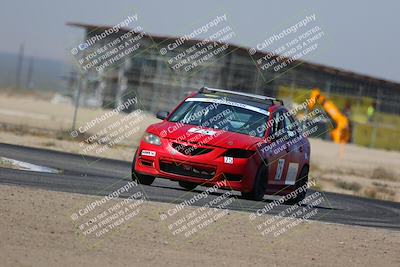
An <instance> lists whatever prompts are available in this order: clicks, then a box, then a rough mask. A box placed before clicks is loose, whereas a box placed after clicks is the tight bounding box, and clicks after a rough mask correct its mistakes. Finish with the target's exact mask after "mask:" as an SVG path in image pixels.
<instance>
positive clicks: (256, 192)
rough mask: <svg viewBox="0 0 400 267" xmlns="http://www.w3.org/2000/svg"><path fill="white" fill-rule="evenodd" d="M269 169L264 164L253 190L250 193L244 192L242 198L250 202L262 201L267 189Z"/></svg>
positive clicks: (259, 170)
mask: <svg viewBox="0 0 400 267" xmlns="http://www.w3.org/2000/svg"><path fill="white" fill-rule="evenodd" d="M267 175H268V168H267V167H266V166H265V165H264V164H263V163H262V165H261V166H260V168H259V169H258V171H257V174H256V177H255V179H254V184H253V189H252V190H251V191H250V192H242V197H243V198H245V199H250V200H257V201H261V200H263V198H264V195H265V191H266V189H267V179H268V178H267Z"/></svg>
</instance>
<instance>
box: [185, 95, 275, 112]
mask: <svg viewBox="0 0 400 267" xmlns="http://www.w3.org/2000/svg"><path fill="white" fill-rule="evenodd" d="M185 102H208V103H217V104H224V105H228V106H234V107H239V108H244V109H247V110H251V111H254V112H258V113H261V114H264V115H267V116H269V112H268V111H267V110H264V109H261V108H258V107H254V106H250V105H246V104H243V103H238V102H233V101H228V100H226V99H213V98H203V97H199V98H195V97H191V98H188V99H186V100H185Z"/></svg>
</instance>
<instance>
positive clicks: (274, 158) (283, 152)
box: [263, 110, 288, 185]
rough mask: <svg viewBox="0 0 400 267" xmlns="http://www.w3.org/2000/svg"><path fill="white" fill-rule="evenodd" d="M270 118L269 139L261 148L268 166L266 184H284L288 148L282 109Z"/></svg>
mask: <svg viewBox="0 0 400 267" xmlns="http://www.w3.org/2000/svg"><path fill="white" fill-rule="evenodd" d="M271 119H272V120H273V121H272V122H271V123H270V125H271V128H270V131H269V134H268V137H267V139H268V140H270V141H269V142H268V143H267V145H266V146H265V147H264V148H263V150H264V153H265V154H264V157H265V159H266V160H265V161H264V164H266V165H267V166H268V171H269V172H268V184H273V185H284V184H285V177H286V170H287V166H288V163H287V161H288V155H287V154H288V153H287V152H288V148H287V146H286V140H285V138H287V137H286V129H285V120H284V118H283V110H278V111H275V112H274V114H273V115H272V117H271Z"/></svg>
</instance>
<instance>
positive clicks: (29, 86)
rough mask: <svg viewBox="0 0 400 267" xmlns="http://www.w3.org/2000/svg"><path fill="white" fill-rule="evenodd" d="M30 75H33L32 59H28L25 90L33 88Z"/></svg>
mask: <svg viewBox="0 0 400 267" xmlns="http://www.w3.org/2000/svg"><path fill="white" fill-rule="evenodd" d="M32 73H33V57H30V59H29V65H28V77H27V79H26V88H27V89H32V87H33V84H32Z"/></svg>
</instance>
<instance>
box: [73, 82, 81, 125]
mask: <svg viewBox="0 0 400 267" xmlns="http://www.w3.org/2000/svg"><path fill="white" fill-rule="evenodd" d="M81 83H82V75H81V74H78V80H77V85H76V95H75V110H74V118H73V120H72V131H74V130H75V127H76V117H77V115H78V108H79V98H80V97H81Z"/></svg>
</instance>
